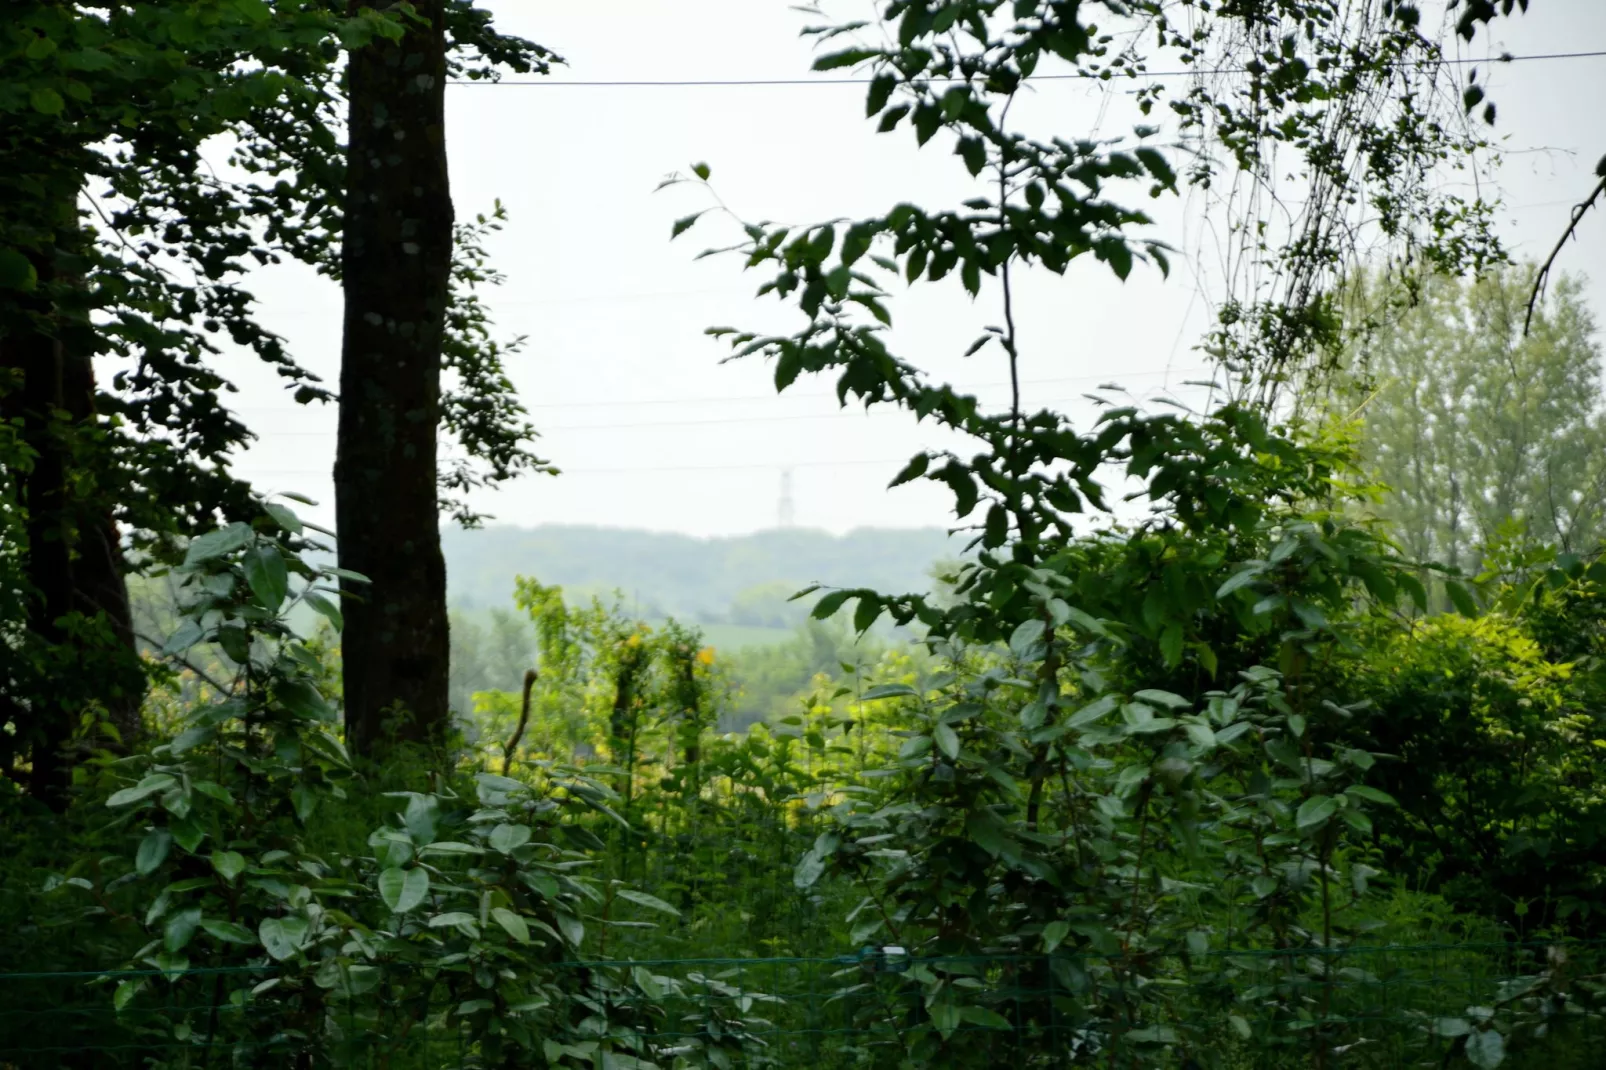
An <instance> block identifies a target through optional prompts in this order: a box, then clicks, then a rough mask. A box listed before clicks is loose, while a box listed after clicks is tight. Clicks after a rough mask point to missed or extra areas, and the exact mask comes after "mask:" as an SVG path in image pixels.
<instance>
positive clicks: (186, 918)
mask: <svg viewBox="0 0 1606 1070" xmlns="http://www.w3.org/2000/svg"><path fill="white" fill-rule="evenodd" d="M200 924H201V908H200V907H189V908H187V909H184V910H179V911H175V912H174V913H173V914H171V915H169V916H168V919H167V924H166V925H164V926H163V927H162V947H163V948H165V949H166V950H167V952H168V953H169V954H177V953H178V952H180V951H183V950H184V949H185V948H186V947H188V946H189V943H190V941H191V940H193V939H194V938H195V930H196V929H197V928H199V927H200Z"/></svg>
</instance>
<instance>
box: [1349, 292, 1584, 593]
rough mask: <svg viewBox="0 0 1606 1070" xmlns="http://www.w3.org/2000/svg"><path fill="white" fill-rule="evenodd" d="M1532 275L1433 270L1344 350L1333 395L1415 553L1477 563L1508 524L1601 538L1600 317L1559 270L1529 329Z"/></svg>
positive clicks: (1554, 534) (1542, 536)
mask: <svg viewBox="0 0 1606 1070" xmlns="http://www.w3.org/2000/svg"><path fill="white" fill-rule="evenodd" d="M1533 275H1534V273H1533V270H1532V269H1531V268H1511V269H1506V270H1501V271H1496V272H1491V273H1489V274H1488V275H1486V276H1485V277H1484V278H1483V279H1482V280H1480V281H1477V282H1468V281H1462V280H1460V279H1455V278H1445V277H1435V278H1430V279H1428V280H1426V281H1425V283H1424V285H1423V287H1422V289H1421V292H1420V300H1419V301H1418V302H1417V303H1416V304H1415V305H1413V306H1411V307H1410V308H1408V309H1406V310H1405V311H1404V312H1403V313H1401V314H1400V315H1398V316H1397V317H1395V318H1393V319H1392V320H1391V321H1389V322H1386V323H1384V324H1383V325H1381V326H1380V327H1378V328H1377V329H1376V330H1375V331H1374V332H1372V333H1371V334H1370V335H1369V336H1365V337H1364V340H1363V341H1361V342H1359V343H1358V344H1357V345H1356V347H1355V348H1354V350H1353V352H1352V354H1351V355H1350V357H1349V358H1348V362H1347V363H1348V367H1347V368H1346V372H1347V375H1346V377H1345V379H1344V383H1345V385H1344V387H1343V388H1342V389H1341V390H1340V391H1338V393H1337V395H1336V398H1335V400H1337V402H1338V404H1339V407H1340V408H1342V409H1345V410H1348V411H1354V410H1356V409H1359V411H1360V413H1361V414H1362V419H1363V432H1362V437H1361V448H1362V454H1363V456H1364V458H1365V459H1366V461H1367V462H1368V463H1369V464H1370V465H1371V466H1372V469H1373V471H1374V472H1375V474H1376V476H1377V478H1378V479H1379V480H1380V481H1381V482H1382V483H1384V484H1386V485H1387V486H1388V487H1389V488H1390V490H1389V491H1388V493H1387V494H1386V496H1385V497H1384V499H1383V501H1382V504H1381V513H1382V515H1383V516H1384V517H1385V518H1386V519H1387V520H1389V521H1390V522H1391V523H1392V524H1393V526H1394V529H1395V531H1396V533H1397V535H1398V538H1399V539H1400V541H1401V543H1402V545H1403V546H1404V548H1405V549H1406V551H1407V552H1408V553H1409V554H1410V555H1411V556H1413V557H1415V558H1416V559H1418V560H1437V561H1442V562H1444V563H1446V564H1450V565H1453V566H1456V567H1459V568H1462V569H1467V570H1471V571H1477V570H1478V569H1479V568H1480V566H1481V562H1482V557H1483V551H1484V548H1485V547H1487V546H1488V545H1489V544H1490V543H1491V541H1492V540H1495V539H1496V538H1498V537H1500V535H1501V534H1502V530H1503V529H1505V528H1506V527H1507V525H1510V524H1517V525H1521V527H1523V528H1524V529H1525V530H1526V532H1527V534H1528V535H1529V536H1531V537H1533V538H1535V539H1539V540H1542V541H1544V542H1548V543H1553V544H1556V545H1559V546H1561V547H1562V548H1564V549H1573V550H1579V551H1585V550H1592V549H1594V548H1595V546H1596V544H1597V543H1598V542H1599V541H1600V539H1601V537H1602V536H1603V535H1606V412H1603V411H1602V394H1601V379H1600V376H1601V352H1600V348H1599V346H1598V344H1597V343H1596V341H1595V337H1594V335H1595V329H1596V325H1595V321H1594V317H1593V316H1591V315H1590V312H1589V309H1588V307H1587V306H1586V305H1585V303H1584V300H1583V296H1582V291H1581V287H1580V286H1579V284H1578V282H1577V280H1575V279H1569V278H1565V277H1564V278H1562V279H1560V280H1558V282H1557V284H1556V285H1555V286H1553V287H1552V288H1551V291H1550V294H1549V295H1548V297H1547V298H1546V299H1545V301H1544V302H1543V303H1542V304H1541V305H1540V306H1539V307H1538V308H1537V309H1536V313H1535V315H1534V317H1533V321H1532V324H1531V329H1528V328H1527V326H1526V323H1525V321H1526V317H1527V305H1528V296H1529V294H1530V292H1531V290H1532V286H1533ZM1357 300H1358V302H1362V303H1364V301H1365V298H1364V297H1361V298H1358V299H1357Z"/></svg>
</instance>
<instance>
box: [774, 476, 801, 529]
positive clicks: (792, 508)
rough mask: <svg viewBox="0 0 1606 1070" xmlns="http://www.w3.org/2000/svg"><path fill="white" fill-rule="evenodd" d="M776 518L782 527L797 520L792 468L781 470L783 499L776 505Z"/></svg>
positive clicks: (789, 525) (788, 525)
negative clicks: (793, 496)
mask: <svg viewBox="0 0 1606 1070" xmlns="http://www.w3.org/2000/svg"><path fill="white" fill-rule="evenodd" d="M775 512H776V520H777V522H778V524H779V526H780V527H783V528H789V527H791V526H792V525H793V524H795V523H796V522H797V506H796V504H794V503H793V501H792V470H791V469H790V468H785V469H782V470H781V500H780V503H779V504H778V505H777V506H776V509H775Z"/></svg>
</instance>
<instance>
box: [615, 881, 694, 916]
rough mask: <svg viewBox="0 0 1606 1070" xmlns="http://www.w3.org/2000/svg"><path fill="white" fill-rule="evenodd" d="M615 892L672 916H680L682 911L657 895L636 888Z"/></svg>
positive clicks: (638, 904)
mask: <svg viewBox="0 0 1606 1070" xmlns="http://www.w3.org/2000/svg"><path fill="white" fill-rule="evenodd" d="M614 894H616V895H618V897H619V898H620V899H624V900H626V901H628V902H631V903H635V904H636V905H637V906H643V907H646V908H647V909H648V910H656V911H658V912H659V913H660V914H668V915H669V916H670V917H672V918H678V917H680V911H678V910H676V909H675V908H674V907H672V906H670V905H669V904H668V903H666V902H664V901H663V900H662V899H659V898H658V897H657V896H656V895H648V894H647V893H646V892H639V891H637V890H636V889H634V888H620V889H619V890H618V891H617V892H616V893H614Z"/></svg>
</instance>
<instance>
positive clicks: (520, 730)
mask: <svg viewBox="0 0 1606 1070" xmlns="http://www.w3.org/2000/svg"><path fill="white" fill-rule="evenodd" d="M535 679H536V677H535V670H534V669H525V670H524V701H523V703H522V704H521V705H520V706H519V726H518V727H517V728H515V729H514V730H513V738H512V739H510V740H508V741H507V746H506V747H503V748H502V775H503V776H507V774H508V770H510V769H512V768H513V752H514V751H515V750H517V749H518V746H519V741H520V740H521V739H523V738H524V726H525V725H527V724H529V723H530V689H531V688H532V687H534V686H535Z"/></svg>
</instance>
